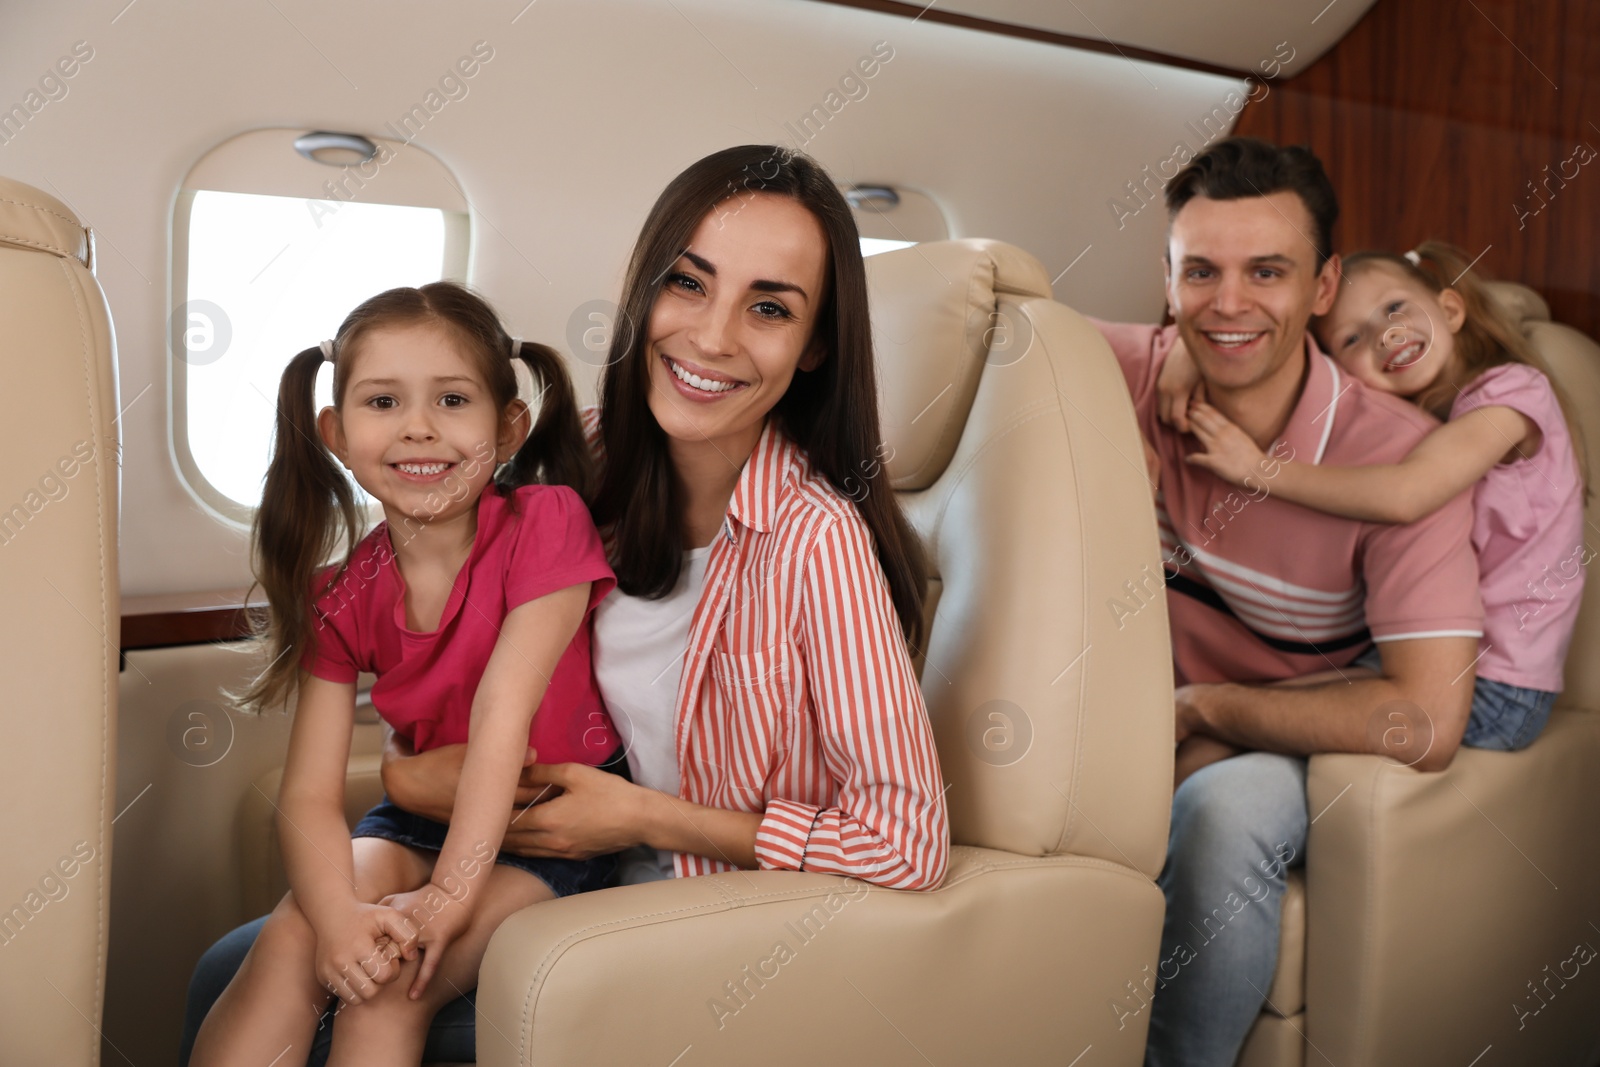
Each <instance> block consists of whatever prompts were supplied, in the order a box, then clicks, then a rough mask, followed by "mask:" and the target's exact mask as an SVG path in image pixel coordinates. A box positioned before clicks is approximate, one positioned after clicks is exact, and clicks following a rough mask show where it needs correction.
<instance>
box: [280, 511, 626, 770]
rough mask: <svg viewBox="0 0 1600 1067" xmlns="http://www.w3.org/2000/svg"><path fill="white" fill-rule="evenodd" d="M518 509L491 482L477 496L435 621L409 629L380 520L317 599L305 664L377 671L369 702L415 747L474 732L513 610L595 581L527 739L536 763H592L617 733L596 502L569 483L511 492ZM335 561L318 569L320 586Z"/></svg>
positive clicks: (345, 678)
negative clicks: (468, 536)
mask: <svg viewBox="0 0 1600 1067" xmlns="http://www.w3.org/2000/svg"><path fill="white" fill-rule="evenodd" d="M513 496H514V498H515V501H514V502H515V510H513V509H512V508H511V507H509V506H508V503H509V502H508V500H507V498H506V496H504V495H503V494H501V493H500V492H499V491H498V490H496V489H494V488H493V487H491V488H488V489H485V490H484V492H483V495H482V496H481V497H479V498H478V529H477V532H476V533H475V534H474V536H473V539H472V552H471V554H470V555H469V556H468V557H467V562H466V563H465V564H463V565H462V567H461V570H460V571H458V572H457V573H456V580H455V585H454V586H453V587H452V588H451V590H450V597H449V599H448V600H447V601H446V602H445V607H444V613H443V614H442V615H441V616H440V617H439V625H438V628H437V629H435V630H432V631H430V632H427V633H420V632H418V631H416V630H411V629H407V627H406V605H405V579H404V578H403V577H401V575H400V567H399V565H398V564H397V563H396V562H395V556H394V543H393V542H392V541H391V540H390V537H389V524H388V523H386V522H383V523H379V524H378V525H377V527H376V528H374V529H373V531H372V532H371V533H370V534H368V535H367V536H366V537H365V538H364V539H363V540H362V541H361V543H360V544H359V545H357V546H356V550H355V552H354V553H353V554H352V555H351V557H350V562H349V564H348V565H347V566H346V567H345V570H344V573H343V575H342V576H341V577H340V578H339V580H338V582H337V583H335V585H334V587H333V589H331V590H330V591H329V592H328V593H327V594H326V595H324V596H323V597H322V598H321V599H320V600H318V602H317V607H316V612H317V619H318V626H317V628H316V630H315V631H314V635H313V637H314V641H315V648H314V649H313V650H308V651H307V654H306V657H305V659H304V660H303V663H304V664H305V667H306V669H307V670H309V671H310V672H311V673H312V674H314V675H316V676H317V677H318V678H325V679H327V680H328V681H332V682H353V681H355V680H356V675H357V674H358V673H360V672H361V671H371V672H373V673H374V674H376V675H377V676H378V681H377V683H376V684H375V685H373V687H372V705H373V707H374V708H376V709H377V711H378V714H379V715H381V716H383V718H384V721H386V722H387V723H388V724H389V725H390V726H392V727H394V730H395V732H396V733H397V734H399V735H400V736H401V737H404V738H405V739H407V740H408V741H410V742H411V743H412V744H413V745H414V746H415V747H416V750H417V751H418V752H425V751H427V750H428V749H430V748H437V747H439V746H441V745H453V744H460V743H462V742H464V741H466V740H467V725H468V723H469V722H470V721H471V718H472V699H473V696H474V695H475V694H476V693H477V691H478V682H479V680H480V679H481V678H482V677H483V671H484V668H485V667H487V666H488V664H489V654H490V653H491V652H493V651H494V646H495V642H496V641H497V640H498V639H499V637H500V626H501V624H502V623H504V622H505V618H506V615H507V614H509V613H510V611H511V609H512V608H515V607H517V606H518V605H519V604H525V603H527V602H528V601H530V600H537V599H538V598H540V597H542V596H544V595H546V594H547V593H553V592H555V591H556V590H558V589H565V588H566V587H567V586H570V585H577V584H579V583H581V582H589V583H591V584H590V588H589V606H588V609H587V611H586V613H585V615H584V620H583V623H582V624H581V625H580V626H579V627H578V632H577V635H576V636H574V637H573V639H572V643H571V644H570V645H568V646H567V650H566V652H565V653H563V654H562V657H561V659H560V660H559V661H558V662H557V664H556V669H555V671H554V673H552V674H551V676H550V685H549V687H548V688H547V689H546V690H545V694H544V699H543V700H542V701H541V702H540V704H539V709H538V712H537V713H536V714H535V715H534V717H533V723H532V726H531V727H530V728H529V731H528V743H529V744H530V745H532V746H533V747H534V748H536V749H538V750H539V762H541V763H588V764H597V763H600V762H602V761H603V760H604V759H605V758H606V757H607V756H609V755H611V753H612V752H614V751H615V750H616V748H617V745H618V741H617V735H616V732H615V730H613V729H612V726H611V720H610V718H609V717H608V716H607V715H606V710H605V705H604V704H603V703H601V700H600V693H599V690H598V689H597V688H596V687H595V683H594V675H593V672H592V671H591V669H590V659H589V633H590V617H591V615H592V613H593V611H594V607H595V605H596V604H598V603H599V602H600V601H601V600H602V599H603V598H604V597H605V595H606V594H607V593H609V592H610V591H611V588H612V586H614V585H616V578H615V577H614V576H613V575H612V573H611V567H610V566H609V565H608V564H607V563H606V555H605V550H604V548H603V547H602V546H601V544H600V535H599V534H598V533H596V532H595V528H594V522H593V520H591V519H590V518H589V509H588V508H586V507H585V506H584V504H583V501H582V500H581V499H580V498H579V497H578V494H577V493H575V492H573V491H572V490H571V489H569V488H567V487H566V486H564V485H562V486H551V485H527V486H523V487H522V488H520V489H517V490H515V492H514V493H513ZM331 570H332V568H328V569H326V570H324V571H322V572H321V573H319V574H318V576H317V580H316V588H321V586H322V584H323V583H325V582H326V581H327V576H328V573H329V571H331Z"/></svg>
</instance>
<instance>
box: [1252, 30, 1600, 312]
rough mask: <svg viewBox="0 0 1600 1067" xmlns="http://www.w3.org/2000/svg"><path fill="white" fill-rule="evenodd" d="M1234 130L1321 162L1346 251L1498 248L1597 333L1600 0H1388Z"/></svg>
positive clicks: (1498, 267)
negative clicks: (1432, 242) (1436, 241)
mask: <svg viewBox="0 0 1600 1067" xmlns="http://www.w3.org/2000/svg"><path fill="white" fill-rule="evenodd" d="M1235 132H1237V133H1240V134H1250V135H1253V136H1256V137H1265V138H1267V139H1269V140H1272V141H1276V142H1278V143H1280V144H1306V145H1310V146H1311V148H1312V149H1313V150H1314V151H1315V152H1316V153H1317V155H1318V156H1319V157H1321V159H1322V161H1323V163H1324V164H1325V165H1326V166H1327V168H1328V173H1329V175H1330V176H1331V177H1332V178H1333V182H1334V186H1335V188H1336V189H1337V190H1338V192H1339V199H1340V203H1341V206H1342V209H1343V215H1342V218H1341V221H1340V223H1339V227H1338V229H1337V231H1336V232H1335V239H1336V242H1337V245H1338V247H1339V249H1340V251H1343V252H1351V251H1355V250H1357V249H1362V248H1387V249H1392V250H1395V251H1404V250H1406V249H1408V248H1411V247H1412V246H1413V245H1415V244H1416V243H1417V242H1419V241H1421V240H1423V239H1424V238H1427V237H1439V238H1443V239H1445V240H1448V241H1451V242H1453V243H1454V244H1457V245H1460V246H1461V247H1462V248H1464V249H1466V250H1467V253H1468V255H1477V254H1478V253H1479V252H1483V251H1484V250H1485V249H1487V252H1486V254H1485V255H1484V256H1483V259H1482V260H1481V261H1480V266H1481V267H1483V268H1486V269H1487V270H1488V271H1489V272H1490V273H1492V274H1494V275H1496V276H1498V277H1502V278H1508V279H1512V280H1516V281H1521V282H1524V283H1526V284H1528V285H1531V286H1533V287H1534V288H1535V289H1537V290H1539V291H1540V292H1541V293H1543V294H1544V295H1545V297H1546V298H1547V299H1548V300H1549V301H1550V306H1551V311H1552V314H1553V315H1554V317H1555V318H1556V319H1558V320H1560V321H1562V322H1566V323H1569V324H1571V325H1573V326H1576V327H1578V328H1579V329H1581V330H1583V331H1584V332H1585V333H1587V334H1589V336H1591V337H1600V245H1597V241H1596V238H1597V237H1600V3H1595V2H1594V0H1378V3H1377V4H1375V5H1374V6H1373V8H1372V10H1371V11H1369V12H1368V13H1367V15H1366V17H1365V18H1364V19H1362V21H1361V22H1359V23H1357V25H1356V26H1355V28H1354V29H1353V30H1351V32H1350V33H1349V35H1348V36H1346V37H1345V38H1344V40H1342V41H1340V42H1339V44H1338V45H1337V46H1335V47H1334V49H1333V51H1331V52H1329V53H1328V54H1327V55H1325V56H1323V57H1322V59H1320V60H1318V61H1317V62H1316V63H1314V64H1313V65H1312V66H1310V67H1308V68H1307V69H1306V70H1305V71H1304V72H1303V73H1301V74H1300V75H1298V76H1297V77H1295V78H1292V79H1290V80H1289V81H1287V82H1282V83H1278V84H1274V85H1273V86H1272V91H1271V92H1270V93H1269V94H1268V95H1267V96H1266V97H1264V98H1261V99H1259V100H1256V101H1254V102H1252V103H1251V104H1249V105H1247V106H1246V108H1245V110H1244V111H1243V113H1242V114H1240V116H1239V121H1238V124H1237V126H1236V129H1235Z"/></svg>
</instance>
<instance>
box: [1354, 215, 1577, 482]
mask: <svg viewBox="0 0 1600 1067" xmlns="http://www.w3.org/2000/svg"><path fill="white" fill-rule="evenodd" d="M1414 253H1415V255H1416V257H1417V259H1416V262H1415V263H1413V262H1412V261H1411V260H1410V259H1407V258H1406V257H1405V256H1397V255H1395V254H1394V253H1392V252H1370V251H1369V252H1357V253H1355V254H1354V255H1351V256H1348V257H1346V259H1345V260H1344V264H1343V267H1342V270H1343V273H1344V276H1345V277H1347V278H1348V277H1353V276H1354V275H1355V274H1357V273H1359V272H1360V271H1362V270H1370V269H1371V268H1372V267H1375V266H1379V265H1381V266H1385V267H1388V268H1389V269H1390V270H1393V271H1398V272H1400V274H1401V275H1402V276H1404V277H1407V278H1410V279H1411V280H1413V281H1415V282H1418V283H1420V284H1421V285H1424V286H1426V287H1427V289H1428V291H1429V292H1432V293H1442V292H1444V291H1445V290H1446V289H1453V290H1455V292H1456V293H1457V294H1458V295H1459V296H1460V297H1461V302H1462V304H1464V305H1465V307H1466V319H1465V321H1463V322H1462V324H1461V329H1460V330H1459V331H1457V333H1456V335H1455V350H1456V358H1457V359H1458V360H1459V361H1460V365H1461V374H1460V376H1459V377H1460V380H1461V381H1462V382H1466V381H1470V380H1472V379H1474V378H1476V377H1477V376H1478V375H1480V374H1482V373H1483V372H1484V371H1486V370H1488V369H1489V368H1490V367H1497V366H1499V365H1501V364H1502V363H1524V364H1527V365H1528V366H1530V367H1532V368H1533V369H1534V370H1536V371H1538V372H1539V373H1540V374H1543V375H1544V376H1545V378H1546V379H1547V380H1549V382H1550V388H1551V390H1552V391H1553V392H1554V393H1555V395H1556V401H1557V402H1558V403H1559V404H1560V405H1561V414H1562V415H1563V416H1564V417H1565V418H1566V421H1567V436H1568V437H1569V438H1570V439H1571V441H1572V450H1573V453H1574V455H1575V456H1576V457H1577V461H1578V477H1579V478H1580V480H1581V481H1582V484H1583V499H1584V501H1585V503H1587V502H1588V499H1589V461H1588V458H1587V456H1586V449H1585V448H1584V441H1583V427H1582V426H1581V425H1579V423H1578V421H1577V419H1576V418H1574V416H1573V410H1574V409H1573V407H1572V402H1571V400H1570V399H1569V398H1568V397H1567V393H1566V390H1564V389H1562V388H1561V384H1560V383H1559V382H1557V381H1556V377H1555V375H1554V374H1552V373H1550V365H1549V364H1548V363H1546V362H1545V359H1544V357H1543V356H1541V355H1539V353H1538V351H1537V350H1536V349H1535V348H1534V347H1533V343H1532V342H1531V341H1529V340H1528V337H1527V335H1526V334H1525V333H1523V332H1522V325H1521V323H1519V322H1518V321H1517V320H1516V319H1515V318H1514V317H1513V316H1512V314H1511V312H1510V311H1509V310H1508V309H1507V308H1506V307H1505V306H1504V305H1503V304H1501V302H1500V301H1499V300H1497V299H1495V297H1494V296H1493V294H1491V293H1490V291H1489V287H1488V282H1489V279H1487V278H1485V277H1484V276H1483V275H1481V274H1479V273H1477V272H1476V271H1475V270H1473V269H1472V262H1471V261H1470V260H1469V259H1468V258H1467V255H1466V253H1464V252H1462V251H1461V249H1459V248H1457V247H1455V246H1454V245H1451V244H1446V243H1445V242H1443V241H1424V242H1422V243H1421V244H1419V245H1418V246H1417V247H1416V248H1415V249H1414ZM1436 328H1437V327H1436ZM1455 397H1456V387H1455V381H1454V376H1447V375H1443V374H1441V375H1440V376H1439V378H1438V379H1437V380H1436V381H1435V382H1434V383H1433V384H1432V385H1430V386H1429V387H1428V388H1426V389H1424V390H1422V392H1420V393H1418V394H1417V395H1416V396H1414V397H1412V398H1411V400H1412V402H1413V403H1415V404H1416V405H1417V406H1418V407H1420V408H1422V409H1423V410H1424V411H1428V412H1431V413H1433V414H1434V415H1436V416H1438V417H1439V418H1441V419H1446V418H1449V417H1450V405H1451V404H1452V402H1454V400H1455Z"/></svg>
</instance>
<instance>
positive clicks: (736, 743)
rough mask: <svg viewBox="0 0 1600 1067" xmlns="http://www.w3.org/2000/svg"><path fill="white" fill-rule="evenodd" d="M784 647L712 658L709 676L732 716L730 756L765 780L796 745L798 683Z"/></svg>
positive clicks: (728, 726) (792, 659) (717, 654)
mask: <svg viewBox="0 0 1600 1067" xmlns="http://www.w3.org/2000/svg"><path fill="white" fill-rule="evenodd" d="M795 664H796V660H795V656H794V653H793V651H792V650H791V649H790V648H789V645H788V643H787V642H779V643H778V644H776V645H773V646H771V647H770V648H764V649H761V650H760V651H757V652H720V651H716V650H713V651H712V653H711V675H712V677H713V678H714V679H715V680H716V683H717V687H718V689H720V690H721V691H722V697H723V699H724V700H725V701H726V702H727V703H728V705H729V710H730V711H731V712H732V714H730V715H729V716H728V721H727V723H726V729H727V731H728V741H729V749H730V750H729V756H730V758H731V759H732V760H733V761H735V762H736V763H745V762H746V761H750V762H751V763H753V764H754V766H753V767H751V770H752V771H759V773H760V774H761V780H759V781H757V782H754V783H751V784H753V785H757V786H760V785H764V784H765V780H766V778H767V777H769V776H770V775H771V774H772V772H773V771H775V770H776V769H777V767H778V766H779V765H780V764H781V763H782V762H783V759H784V757H785V756H786V755H787V754H788V752H789V749H790V747H791V745H792V744H793V741H794V729H795V715H796V714H797V712H798V710H799V697H798V694H799V691H800V680H799V678H797V677H796V675H795Z"/></svg>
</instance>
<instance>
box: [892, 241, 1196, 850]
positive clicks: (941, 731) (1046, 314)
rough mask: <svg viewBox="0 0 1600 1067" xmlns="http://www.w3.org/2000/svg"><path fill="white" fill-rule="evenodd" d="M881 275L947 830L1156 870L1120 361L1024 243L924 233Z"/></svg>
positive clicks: (1148, 672)
mask: <svg viewBox="0 0 1600 1067" xmlns="http://www.w3.org/2000/svg"><path fill="white" fill-rule="evenodd" d="M867 276H868V284H869V287H870V290H871V305H872V321H873V333H874V342H875V348H876V352H877V358H878V375H879V389H880V397H881V407H882V411H883V421H884V437H885V443H886V445H887V446H888V451H887V453H886V456H885V462H886V464H887V468H888V471H889V474H890V476H891V479H892V484H893V485H894V487H895V489H896V491H897V492H898V493H899V495H900V499H901V502H902V504H903V505H904V506H905V508H906V510H907V513H908V515H909V516H910V518H911V521H912V523H913V524H914V525H915V526H916V528H917V530H918V532H919V533H920V534H921V535H922V538H923V542H924V544H925V546H926V547H927V549H928V554H929V557H930V562H931V570H932V573H933V576H934V577H933V581H932V583H931V587H930V590H929V606H930V613H931V614H930V618H931V626H930V630H929V635H928V638H927V641H926V648H925V650H924V652H925V657H924V658H923V661H922V665H921V676H922V689H923V693H924V694H925V696H926V698H927V703H928V711H929V714H930V716H931V718H932V721H933V725H934V730H935V733H936V736H937V738H938V744H939V758H940V763H941V765H942V767H943V770H944V776H945V779H946V780H947V781H948V782H949V783H950V785H949V790H948V793H947V794H946V796H947V799H948V802H949V805H950V816H951V832H952V837H953V839H954V842H955V843H956V844H958V845H978V846H983V847H987V848H997V849H1004V850H1006V851H1010V852H1016V853H1021V854H1024V855H1029V856H1041V855H1049V854H1055V853H1072V854H1075V855H1082V856H1089V857H1096V858H1099V859H1104V860H1108V861H1110V862H1113V863H1116V864H1119V865H1122V866H1126V867H1130V868H1135V869H1137V870H1140V871H1142V872H1143V873H1145V874H1146V875H1148V876H1150V877H1154V876H1155V874H1156V873H1157V872H1158V871H1159V870H1160V867H1161V863H1162V858H1163V856H1164V853H1165V849H1166V840H1167V819H1168V812H1169V808H1170V803H1171V797H1172V750H1173V744H1172V737H1173V734H1172V666H1171V647H1170V638H1169V635H1168V631H1167V612H1166V599H1165V592H1164V588H1163V583H1162V577H1161V557H1160V546H1159V543H1158V540H1157V534H1156V522H1155V510H1154V504H1153V502H1152V498H1151V486H1150V484H1149V482H1148V480H1147V478H1146V475H1145V467H1144V460H1143V451H1142V447H1141V445H1140V440H1139V432H1138V429H1137V426H1136V424H1135V421H1134V414H1133V407H1132V403H1131V402H1130V400H1129V397H1128V391H1127V387H1126V386H1125V384H1124V382H1123V377H1122V374H1121V372H1120V371H1119V369H1118V367H1117V363H1116V360H1115V358H1114V357H1113V356H1112V355H1111V351H1110V349H1109V347H1108V346H1107V345H1106V343H1105V341H1104V339H1103V338H1102V337H1101V335H1100V333H1099V331H1097V330H1096V329H1095V328H1094V327H1093V326H1092V325H1091V324H1090V323H1089V322H1088V321H1087V320H1085V319H1084V318H1083V317H1082V316H1080V315H1078V314H1077V313H1075V312H1073V311H1071V310H1069V309H1068V308H1066V307H1064V306H1062V305H1061V304H1058V303H1056V302H1055V301H1054V300H1053V299H1052V298H1051V291H1050V278H1049V275H1048V274H1047V273H1046V272H1045V270H1044V268H1043V267H1042V266H1041V265H1040V264H1039V262H1038V261H1037V260H1035V259H1034V258H1033V257H1032V256H1030V255H1028V254H1027V253H1026V252H1023V251H1022V250H1021V249H1018V248H1015V247H1013V246H1010V245H1006V244H1001V243H1000V242H996V241H979V240H961V241H941V242H936V243H930V244H923V245H918V246H915V247H911V248H906V249H900V250H897V251H894V252H887V253H882V254H880V255H876V256H873V257H871V258H869V259H868V260H867ZM1113 603H1116V604H1119V605H1120V606H1121V607H1120V610H1118V609H1117V608H1113V607H1112V605H1113Z"/></svg>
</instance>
